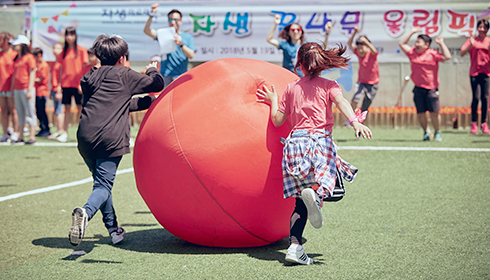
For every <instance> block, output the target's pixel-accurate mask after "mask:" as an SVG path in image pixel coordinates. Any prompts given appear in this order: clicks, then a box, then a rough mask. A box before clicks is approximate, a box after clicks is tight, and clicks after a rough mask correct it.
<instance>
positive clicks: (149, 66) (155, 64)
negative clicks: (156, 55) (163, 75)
mask: <svg viewBox="0 0 490 280" xmlns="http://www.w3.org/2000/svg"><path fill="white" fill-rule="evenodd" d="M157 63H158V62H156V61H153V62H151V63H150V64H148V65H147V66H146V68H145V71H146V70H148V68H151V67H155V68H157Z"/></svg>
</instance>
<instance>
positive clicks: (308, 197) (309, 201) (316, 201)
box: [301, 188, 323, 228]
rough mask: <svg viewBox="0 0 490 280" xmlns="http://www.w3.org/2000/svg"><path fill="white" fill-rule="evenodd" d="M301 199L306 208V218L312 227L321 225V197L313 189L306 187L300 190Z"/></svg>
mask: <svg viewBox="0 0 490 280" xmlns="http://www.w3.org/2000/svg"><path fill="white" fill-rule="evenodd" d="M301 199H303V202H304V203H305V205H306V209H307V210H308V220H309V221H310V224H311V225H312V226H313V227H314V228H321V227H322V226H323V216H322V209H321V208H320V205H321V202H322V201H321V199H320V197H319V196H318V195H317V194H316V192H315V191H314V190H313V189H310V188H306V189H303V190H302V191H301Z"/></svg>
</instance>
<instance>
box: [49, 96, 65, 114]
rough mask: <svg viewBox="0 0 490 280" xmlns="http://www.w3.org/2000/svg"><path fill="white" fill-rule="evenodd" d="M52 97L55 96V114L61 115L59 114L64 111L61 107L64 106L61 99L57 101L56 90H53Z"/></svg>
mask: <svg viewBox="0 0 490 280" xmlns="http://www.w3.org/2000/svg"><path fill="white" fill-rule="evenodd" d="M51 97H52V98H53V104H54V114H55V115H59V114H61V113H63V109H62V108H61V107H62V104H61V100H60V101H56V91H52V92H51Z"/></svg>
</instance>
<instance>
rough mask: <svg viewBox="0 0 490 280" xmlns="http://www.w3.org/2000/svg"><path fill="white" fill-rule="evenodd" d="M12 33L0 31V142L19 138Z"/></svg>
mask: <svg viewBox="0 0 490 280" xmlns="http://www.w3.org/2000/svg"><path fill="white" fill-rule="evenodd" d="M14 38H15V37H14V35H12V34H10V33H8V32H2V33H0V48H1V49H2V51H0V109H1V110H2V115H1V118H2V129H3V135H2V139H1V140H0V142H2V143H7V142H8V141H9V139H10V138H11V140H13V141H14V142H15V141H17V140H18V139H19V131H18V128H19V119H18V116H17V109H16V108H15V102H14V97H13V96H12V91H11V87H12V74H13V73H14V59H15V57H16V56H17V52H16V51H14V50H13V49H12V47H11V45H10V40H12V39H14ZM9 118H10V120H12V126H13V132H12V134H11V135H10V132H9V124H10V122H9Z"/></svg>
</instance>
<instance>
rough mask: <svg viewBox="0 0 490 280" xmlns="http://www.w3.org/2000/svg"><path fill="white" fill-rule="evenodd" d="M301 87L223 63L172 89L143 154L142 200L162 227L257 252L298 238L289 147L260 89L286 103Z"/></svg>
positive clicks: (275, 73) (139, 170) (139, 162)
mask: <svg viewBox="0 0 490 280" xmlns="http://www.w3.org/2000/svg"><path fill="white" fill-rule="evenodd" d="M295 79H297V76H296V75H294V74H293V73H291V72H290V71H288V70H286V69H284V68H282V67H280V66H277V65H274V64H271V63H268V62H263V61H258V60H251V59H233V58H230V59H219V60H215V61H210V62H206V63H204V64H201V65H199V66H197V67H195V68H193V69H191V70H190V71H188V72H186V73H185V74H183V75H182V76H180V77H179V78H178V79H177V80H175V81H174V82H173V83H172V84H170V85H169V86H168V87H167V88H166V89H165V91H164V92H163V93H162V95H161V96H160V97H159V98H158V99H157V100H156V101H155V102H154V103H153V104H152V106H151V108H150V109H149V110H148V112H147V113H146V115H145V118H144V120H143V122H142V124H141V127H140V131H139V133H138V137H137V139H136V143H135V147H134V160H133V161H134V173H135V177H136V184H137V187H138V190H139V192H140V194H141V196H142V197H143V199H144V200H145V202H146V204H147V205H148V207H149V208H150V210H151V212H152V213H153V215H154V216H155V218H156V219H157V220H158V222H159V223H160V224H161V225H162V226H163V227H164V228H165V229H166V230H168V231H169V232H170V233H172V234H173V235H175V236H177V237H179V238H181V239H183V240H186V241H188V242H191V243H195V244H199V245H205V246H215V247H253V246H263V245H267V244H270V243H273V242H276V241H278V240H280V239H282V238H284V237H287V236H288V235H289V218H290V215H291V212H292V210H293V207H294V200H293V199H284V198H283V188H282V170H281V160H282V147H283V146H282V144H281V143H280V142H279V139H280V137H286V136H287V134H288V133H289V130H290V127H289V125H288V123H285V124H284V125H283V126H282V127H279V128H276V127H274V125H273V124H272V122H271V120H270V117H269V115H270V107H269V106H268V105H266V104H264V103H259V102H257V97H256V95H255V93H256V91H257V89H258V88H262V86H263V85H266V86H268V87H269V88H270V86H271V85H274V86H275V88H276V91H277V92H278V94H279V96H281V95H282V92H283V91H284V89H285V87H286V86H287V84H288V83H290V82H292V81H294V80H295Z"/></svg>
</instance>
